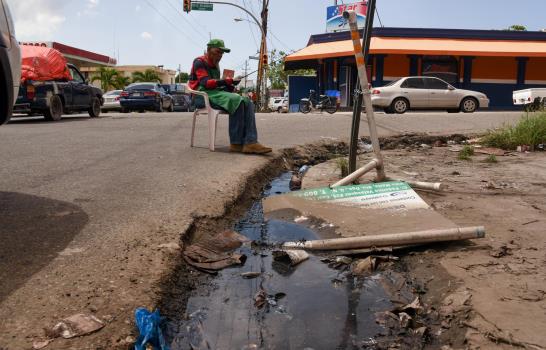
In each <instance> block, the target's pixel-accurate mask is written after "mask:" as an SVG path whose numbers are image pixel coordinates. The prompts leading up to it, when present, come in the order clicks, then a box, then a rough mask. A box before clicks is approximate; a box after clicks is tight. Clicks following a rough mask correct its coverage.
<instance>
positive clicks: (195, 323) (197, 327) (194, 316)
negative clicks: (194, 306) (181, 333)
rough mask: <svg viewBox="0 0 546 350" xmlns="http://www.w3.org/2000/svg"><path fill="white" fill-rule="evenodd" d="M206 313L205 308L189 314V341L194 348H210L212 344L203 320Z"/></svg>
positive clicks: (195, 349) (207, 349) (199, 349)
mask: <svg viewBox="0 0 546 350" xmlns="http://www.w3.org/2000/svg"><path fill="white" fill-rule="evenodd" d="M205 317H206V314H205V312H204V311H203V310H197V311H195V312H192V313H191V314H190V315H189V323H188V325H187V326H186V331H187V335H188V341H189V343H190V346H191V349H192V350H209V349H210V345H209V343H208V342H207V339H206V337H205V329H204V327H203V320H204V319H205Z"/></svg>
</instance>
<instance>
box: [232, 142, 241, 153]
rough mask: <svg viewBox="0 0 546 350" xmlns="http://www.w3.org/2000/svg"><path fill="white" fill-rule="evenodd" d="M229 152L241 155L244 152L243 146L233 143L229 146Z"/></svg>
mask: <svg viewBox="0 0 546 350" xmlns="http://www.w3.org/2000/svg"><path fill="white" fill-rule="evenodd" d="M229 151H230V152H238V153H241V152H242V151H243V145H236V144H234V143H232V144H231V145H229Z"/></svg>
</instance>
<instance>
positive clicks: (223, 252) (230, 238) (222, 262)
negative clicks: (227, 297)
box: [183, 231, 248, 273]
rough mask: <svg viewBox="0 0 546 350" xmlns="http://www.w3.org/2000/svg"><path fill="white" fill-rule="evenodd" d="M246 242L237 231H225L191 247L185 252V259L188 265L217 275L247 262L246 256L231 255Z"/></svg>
mask: <svg viewBox="0 0 546 350" xmlns="http://www.w3.org/2000/svg"><path fill="white" fill-rule="evenodd" d="M245 242H248V239H247V238H246V237H245V236H242V235H240V234H238V233H237V232H235V231H224V232H222V233H219V234H217V235H215V236H213V237H211V238H208V239H205V240H203V241H200V242H197V243H194V244H192V245H190V246H189V247H187V248H186V250H185V251H184V254H183V257H184V260H185V261H186V263H188V264H189V265H191V266H193V267H195V268H197V269H198V270H201V271H204V272H207V273H216V272H217V271H218V270H221V269H224V268H226V267H228V266H232V265H241V264H243V263H244V262H245V260H246V256H245V255H244V254H238V253H231V251H233V250H235V249H237V248H239V247H240V246H241V245H242V244H243V243H245Z"/></svg>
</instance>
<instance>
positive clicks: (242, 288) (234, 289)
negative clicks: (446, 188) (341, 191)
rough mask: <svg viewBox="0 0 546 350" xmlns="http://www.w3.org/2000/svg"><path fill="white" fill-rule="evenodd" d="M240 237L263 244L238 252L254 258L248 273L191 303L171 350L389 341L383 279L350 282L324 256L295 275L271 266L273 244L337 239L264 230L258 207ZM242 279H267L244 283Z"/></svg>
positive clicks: (282, 182)
mask: <svg viewBox="0 0 546 350" xmlns="http://www.w3.org/2000/svg"><path fill="white" fill-rule="evenodd" d="M289 180H290V174H283V175H282V176H280V177H279V178H277V179H275V180H274V181H273V182H272V183H271V186H270V187H269V188H268V189H266V191H265V193H264V195H265V196H271V195H275V194H280V193H284V192H287V191H288V182H289ZM311 227H312V226H311ZM234 229H235V230H236V231H238V232H240V233H241V234H243V235H245V236H247V237H248V238H250V239H251V240H253V241H255V242H257V243H258V244H253V245H250V244H249V245H245V246H243V247H242V248H241V249H240V250H241V252H242V253H244V254H246V255H247V257H248V259H247V260H246V262H245V264H244V265H243V266H241V267H237V268H229V269H225V270H223V271H222V272H220V273H219V274H218V276H217V277H216V278H215V279H214V282H213V285H212V287H211V288H209V289H208V290H204V291H203V290H201V291H196V292H195V295H193V296H192V297H191V298H190V299H189V301H188V304H187V314H188V317H187V318H188V319H187V320H186V321H183V322H181V323H180V324H177V325H172V324H171V327H170V329H171V332H172V330H173V329H174V330H175V331H174V332H175V334H169V337H170V338H172V348H173V349H175V350H176V349H192V348H193V349H208V348H210V349H306V348H307V349H354V348H355V347H354V344H355V343H358V344H370V345H371V344H373V343H374V340H373V338H374V337H375V336H376V335H378V334H381V333H383V334H385V332H384V331H385V330H384V329H382V328H381V327H380V326H379V325H378V324H377V323H376V322H375V319H376V317H375V313H376V312H380V311H386V310H391V309H392V308H393V304H392V303H391V301H390V298H389V297H388V296H387V295H386V294H385V291H384V290H383V287H382V285H384V284H382V283H381V279H380V278H378V275H376V276H372V277H369V278H366V279H363V278H360V279H358V278H355V277H352V276H350V275H349V274H348V273H347V272H346V271H344V270H343V269H341V270H339V269H334V268H330V267H329V266H328V264H326V263H324V262H322V261H321V259H322V258H324V256H315V255H312V256H311V257H310V259H309V260H307V261H304V262H303V263H301V264H299V265H297V266H295V267H288V266H286V265H283V264H280V263H278V262H274V261H273V258H272V255H271V249H270V248H269V247H270V245H271V244H274V243H279V242H282V241H286V240H299V239H306V240H312V239H319V238H327V237H324V236H328V235H331V234H328V233H321V234H320V235H319V234H318V233H317V232H316V231H318V232H321V231H320V230H312V229H310V228H308V227H305V226H302V225H299V224H296V223H294V222H293V221H291V222H288V221H282V220H269V221H267V222H266V221H264V218H263V211H262V207H261V202H259V201H258V202H255V203H254V204H253V206H252V208H251V209H250V210H249V211H248V212H247V214H246V216H245V217H244V218H242V219H241V220H240V221H239V222H238V223H237V224H236V225H235V227H234ZM261 243H267V244H263V245H262V244H261ZM244 272H260V273H261V275H260V276H259V277H257V278H254V279H244V278H243V277H242V276H241V273H244ZM261 289H263V290H264V291H265V292H266V293H267V294H268V295H269V297H268V299H267V301H266V303H265V306H264V307H263V308H261V309H258V308H257V307H256V306H255V305H254V303H255V301H254V298H255V296H256V294H257V293H258V292H259V291H260V290H261Z"/></svg>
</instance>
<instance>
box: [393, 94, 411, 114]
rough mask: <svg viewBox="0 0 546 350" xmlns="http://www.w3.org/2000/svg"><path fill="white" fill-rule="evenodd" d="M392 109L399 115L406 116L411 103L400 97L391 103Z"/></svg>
mask: <svg viewBox="0 0 546 350" xmlns="http://www.w3.org/2000/svg"><path fill="white" fill-rule="evenodd" d="M390 109H391V110H392V111H394V113H397V114H404V113H406V111H407V110H408V109H409V102H408V100H406V99H405V98H402V97H398V98H396V99H394V101H392V103H391V107H390Z"/></svg>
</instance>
